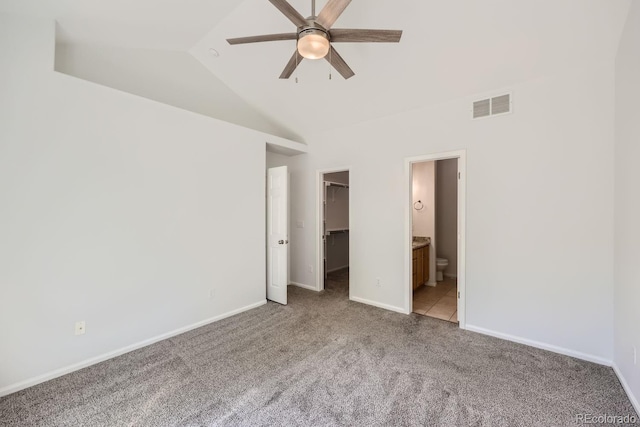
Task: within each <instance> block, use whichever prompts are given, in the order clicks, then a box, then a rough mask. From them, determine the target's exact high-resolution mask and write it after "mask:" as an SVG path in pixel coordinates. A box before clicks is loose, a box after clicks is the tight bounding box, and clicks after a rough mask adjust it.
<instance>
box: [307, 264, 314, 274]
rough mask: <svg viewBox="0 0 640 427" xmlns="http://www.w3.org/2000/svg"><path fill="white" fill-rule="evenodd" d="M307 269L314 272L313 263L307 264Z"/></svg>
mask: <svg viewBox="0 0 640 427" xmlns="http://www.w3.org/2000/svg"><path fill="white" fill-rule="evenodd" d="M307 270H308V271H309V273H313V265H311V264H309V265H308V266H307Z"/></svg>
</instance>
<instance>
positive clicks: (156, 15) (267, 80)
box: [0, 0, 630, 137]
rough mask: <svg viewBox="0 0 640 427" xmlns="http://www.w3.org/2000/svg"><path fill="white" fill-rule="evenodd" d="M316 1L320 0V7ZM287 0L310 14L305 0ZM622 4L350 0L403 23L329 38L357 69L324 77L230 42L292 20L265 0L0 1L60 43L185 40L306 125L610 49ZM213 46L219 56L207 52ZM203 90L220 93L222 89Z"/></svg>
mask: <svg viewBox="0 0 640 427" xmlns="http://www.w3.org/2000/svg"><path fill="white" fill-rule="evenodd" d="M325 2H326V1H325V0H318V9H321V8H322V6H323V5H324V3H325ZM290 3H291V4H292V5H293V6H294V7H295V8H296V9H297V10H298V11H300V13H301V14H303V15H305V16H306V15H310V13H311V1H310V0H290ZM629 4H630V2H629V0H620V1H611V0H519V1H513V0H455V1H451V0H422V1H417V0H394V1H390V0H366V1H365V0H354V1H353V2H352V3H351V5H350V6H349V7H348V8H347V10H346V11H345V12H344V14H343V15H342V16H341V17H340V18H339V19H338V21H337V22H336V24H335V27H336V28H340V27H343V28H380V29H401V30H404V34H403V37H402V40H401V42H400V43H399V44H346V43H345V44H340V45H336V48H337V49H338V51H339V52H340V54H341V55H342V56H343V57H344V59H345V60H346V61H347V63H348V64H349V65H350V66H351V67H352V68H353V70H354V71H355V73H356V76H355V77H353V78H351V79H350V80H347V81H345V80H344V79H342V77H341V76H340V75H339V74H338V73H336V72H333V73H332V74H333V78H332V79H331V80H329V64H328V63H327V62H326V61H324V60H320V61H309V60H305V61H304V62H303V63H302V64H300V67H299V68H298V70H297V71H296V72H295V73H294V75H293V77H292V78H291V79H289V80H280V79H278V76H279V75H280V73H281V71H282V69H283V68H284V66H285V64H286V63H287V61H288V60H289V58H290V57H291V55H292V53H293V52H294V49H295V41H281V42H270V43H256V44H252V45H239V46H230V45H228V44H227V42H226V41H225V39H226V38H230V37H240V36H249V35H258V34H268V33H281V32H293V31H295V28H294V25H293V24H292V23H291V22H289V21H288V20H287V19H286V18H285V17H284V16H283V15H282V14H281V13H280V12H279V11H278V10H277V9H276V8H275V7H274V6H273V5H271V3H269V2H268V1H267V0H244V1H241V2H238V1H232V0H215V1H214V0H208V1H204V0H187V1H180V2H178V1H168V0H163V1H157V0H136V1H132V0H128V1H125V0H116V1H109V2H103V1H98V0H88V1H82V2H78V1H72V0H50V1H47V2H42V1H37V0H5V1H3V4H2V6H0V7H1V9H0V10H1V11H3V12H13V13H21V14H28V15H38V16H42V17H46V18H51V19H56V20H57V21H58V24H59V29H60V31H59V35H58V43H64V44H67V45H74V44H83V45H94V46H102V47H104V46H112V47H118V48H123V49H139V48H146V49H160V50H179V51H188V52H189V53H190V54H191V55H193V57H195V58H196V59H197V60H198V61H200V62H201V63H202V65H204V66H205V67H206V68H207V69H208V70H209V71H210V73H211V74H212V76H213V77H214V78H215V79H216V81H220V82H222V83H224V84H225V85H226V86H228V87H229V88H230V89H231V91H230V93H232V94H231V95H225V96H234V97H235V96H238V97H240V98H241V99H242V100H243V101H244V102H245V105H246V108H248V109H252V110H255V111H257V112H259V113H260V114H262V115H263V116H265V117H267V118H268V119H269V120H271V121H272V122H274V123H278V125H279V126H283V127H285V128H286V129H287V130H288V132H291V133H294V134H297V135H301V136H302V137H305V136H308V135H310V134H313V133H315V132H318V131H322V130H327V129H334V128H339V127H342V126H347V125H350V124H354V123H358V122H362V121H367V120H371V119H375V118H378V117H383V116H387V115H391V114H395V113H399V112H402V111H406V110H410V109H415V108H419V107H422V106H425V105H427V104H434V103H439V102H444V101H447V100H451V99H454V98H458V97H462V96H469V95H472V94H476V93H486V92H491V91H496V90H500V89H507V88H509V86H510V85H512V84H515V83H518V82H521V81H525V80H529V79H534V78H537V77H539V76H542V75H545V74H549V73H554V72H556V71H558V70H560V69H567V68H573V69H576V72H580V71H579V70H581V69H585V68H588V67H592V66H595V65H597V64H600V63H607V61H613V60H614V58H615V53H616V49H617V45H618V40H619V37H620V34H621V31H622V28H623V25H624V21H625V18H626V15H627V12H628V8H629ZM212 48H213V49H215V50H217V51H218V52H219V53H220V55H219V56H218V57H214V56H213V55H211V53H210V49H212ZM176 57H178V56H176ZM179 77H180V78H184V79H188V78H189V76H187V75H185V76H179ZM296 78H297V83H296ZM158 90H162V89H161V88H159V89H158ZM225 93H226V92H225ZM160 98H162V97H160ZM212 102H216V103H219V105H224V103H225V99H224V97H221V98H219V99H215V100H212ZM183 104H185V103H183ZM186 104H188V103H186ZM236 104H237V102H236ZM183 107H184V106H183ZM187 109H188V108H187ZM247 120H249V121H251V120H252V119H250V118H249V119H247ZM245 125H247V126H249V127H251V123H246V124H245Z"/></svg>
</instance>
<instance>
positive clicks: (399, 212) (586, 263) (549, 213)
mask: <svg viewBox="0 0 640 427" xmlns="http://www.w3.org/2000/svg"><path fill="white" fill-rule="evenodd" d="M496 89H499V88H496ZM505 89H511V90H513V93H514V103H515V109H514V110H515V112H514V114H511V115H506V116H501V117H495V118H489V119H484V120H477V121H472V120H470V118H469V116H470V114H469V109H470V106H471V101H472V100H473V98H467V99H460V100H456V101H453V102H450V103H447V104H442V105H437V106H433V107H427V108H422V109H418V110H414V111H409V112H405V113H402V114H398V115H394V116H389V117H386V118H382V119H378V120H373V121H368V122H364V123H361V124H359V125H356V126H351V127H346V128H343V129H340V130H339V131H335V132H329V133H324V134H317V135H315V136H313V137H312V138H310V139H309V154H308V155H306V156H298V157H296V158H293V159H292V162H291V163H290V166H291V171H292V182H295V183H296V185H295V186H293V185H292V192H293V194H292V200H293V201H294V206H293V207H292V221H298V220H303V221H305V223H306V224H313V221H314V220H315V212H314V211H315V200H314V198H315V191H314V186H315V171H316V170H318V169H328V168H332V167H340V166H341V165H345V164H348V165H351V166H352V169H351V170H350V192H351V197H352V203H351V206H350V208H351V215H352V227H351V230H350V232H351V246H352V248H351V259H350V274H351V282H350V287H351V292H352V296H355V297H357V298H362V299H365V300H368V301H371V302H374V303H377V304H386V305H387V306H389V307H395V308H397V309H400V310H406V309H407V307H404V299H403V296H404V289H405V287H406V286H408V281H409V280H410V277H408V276H407V275H405V271H404V265H405V264H404V254H405V251H404V246H403V245H404V235H403V233H404V220H405V219H404V208H405V206H404V203H405V194H406V193H405V191H408V183H406V182H404V159H405V158H407V157H410V156H418V155H424V154H430V153H439V152H444V151H452V150H457V149H466V150H467V176H466V179H467V252H466V255H467V265H466V272H467V294H466V301H467V307H468V308H467V325H468V326H474V327H476V328H484V329H486V330H489V331H493V332H500V333H503V334H509V335H511V336H514V337H521V338H524V339H527V340H533V341H537V342H540V343H542V344H545V345H548V346H557V347H559V348H562V349H564V350H566V351H568V352H572V354H577V355H582V356H584V357H590V358H592V359H595V360H600V361H609V360H611V358H612V347H613V342H612V334H613V331H612V326H613V325H612V319H613V296H612V292H611V289H612V286H613V285H612V276H613V256H612V254H613V209H612V205H613V196H612V193H613V191H612V190H613V149H612V138H613V122H614V117H613V113H614V111H613V104H614V99H613V93H614V70H613V64H612V63H611V64H608V65H607V64H593V66H592V67H588V68H584V69H583V68H580V69H576V70H566V71H564V72H561V71H558V74H557V75H549V76H547V77H545V78H540V79H537V80H531V81H528V82H524V83H521V84H518V85H514V86H512V87H509V88H505ZM474 98H475V97H474ZM549 100H558V101H557V102H556V101H554V102H550V101H549ZM560 100H561V101H560ZM567 163H570V165H571V167H569V168H568V167H567ZM405 189H406V190H405ZM292 247H295V248H296V250H295V253H294V254H293V255H292V271H291V273H292V278H293V280H294V281H296V282H300V283H304V284H307V285H311V286H314V285H315V274H312V273H309V272H308V270H307V267H308V266H309V265H312V264H314V260H315V257H316V243H315V236H314V232H313V229H312V228H306V229H297V230H295V233H294V235H293V236H292ZM377 277H379V278H381V281H382V286H381V287H376V286H375V283H376V278H377ZM564 350H563V351H564Z"/></svg>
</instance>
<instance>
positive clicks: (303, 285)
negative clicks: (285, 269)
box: [289, 282, 318, 292]
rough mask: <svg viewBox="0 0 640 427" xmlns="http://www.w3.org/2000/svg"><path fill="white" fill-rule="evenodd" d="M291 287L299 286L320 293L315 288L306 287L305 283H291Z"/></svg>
mask: <svg viewBox="0 0 640 427" xmlns="http://www.w3.org/2000/svg"><path fill="white" fill-rule="evenodd" d="M289 286H297V287H299V288H303V289H308V290H310V291H316V292H317V291H318V289H317V288H316V287H315V286H311V285H305V284H304V283H298V282H289Z"/></svg>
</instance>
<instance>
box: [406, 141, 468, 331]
mask: <svg viewBox="0 0 640 427" xmlns="http://www.w3.org/2000/svg"><path fill="white" fill-rule="evenodd" d="M406 170H407V175H408V176H407V178H408V180H407V181H408V184H409V191H408V192H407V193H408V196H409V202H408V203H407V217H406V223H407V227H406V239H407V242H406V243H407V246H406V247H407V249H406V253H407V255H406V259H405V263H406V264H405V265H406V270H407V271H408V274H407V282H408V284H407V285H408V286H407V288H406V291H405V292H406V295H405V302H406V305H407V307H408V310H407V311H408V312H414V313H417V314H419V315H424V316H428V317H434V318H437V319H440V320H444V321H448V322H452V323H457V324H459V326H460V327H461V328H463V329H464V328H465V324H466V323H465V320H466V316H465V308H466V305H465V274H464V271H465V268H464V267H465V260H464V246H465V245H464V243H465V240H464V237H465V221H464V213H465V209H464V206H465V197H466V196H465V179H464V176H465V174H464V172H465V152H464V151H459V152H451V153H442V154H436V155H425V156H420V157H413V158H410V159H406Z"/></svg>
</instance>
